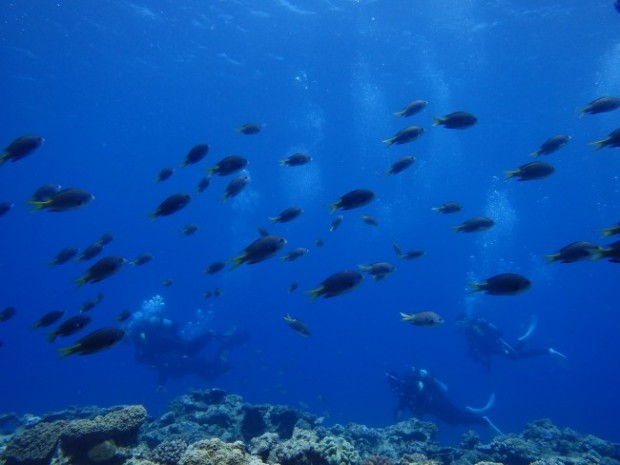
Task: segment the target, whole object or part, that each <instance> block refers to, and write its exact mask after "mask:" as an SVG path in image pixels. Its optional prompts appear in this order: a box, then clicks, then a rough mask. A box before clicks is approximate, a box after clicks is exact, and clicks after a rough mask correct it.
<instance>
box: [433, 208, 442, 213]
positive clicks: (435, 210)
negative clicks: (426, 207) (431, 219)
mask: <svg viewBox="0 0 620 465" xmlns="http://www.w3.org/2000/svg"><path fill="white" fill-rule="evenodd" d="M431 210H433V211H434V212H438V213H439V212H441V207H431Z"/></svg>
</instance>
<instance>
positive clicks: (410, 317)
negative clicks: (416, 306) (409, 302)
mask: <svg viewBox="0 0 620 465" xmlns="http://www.w3.org/2000/svg"><path fill="white" fill-rule="evenodd" d="M400 317H401V320H400V321H407V322H409V321H413V320H414V316H413V315H410V314H408V313H403V312H400Z"/></svg>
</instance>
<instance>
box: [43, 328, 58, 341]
mask: <svg viewBox="0 0 620 465" xmlns="http://www.w3.org/2000/svg"><path fill="white" fill-rule="evenodd" d="M46 337H47V342H48V343H52V342H54V341H55V340H56V338H57V337H58V334H57V333H56V331H52V332H51V333H47V335H46Z"/></svg>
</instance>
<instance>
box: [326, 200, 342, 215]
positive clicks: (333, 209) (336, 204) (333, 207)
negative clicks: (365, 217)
mask: <svg viewBox="0 0 620 465" xmlns="http://www.w3.org/2000/svg"><path fill="white" fill-rule="evenodd" d="M325 206H326V207H329V208H331V211H330V212H329V214H330V215H331V214H332V213H336V211H337V210H338V207H339V206H340V201H336V202H332V203H326V204H325Z"/></svg>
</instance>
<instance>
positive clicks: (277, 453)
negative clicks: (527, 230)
mask: <svg viewBox="0 0 620 465" xmlns="http://www.w3.org/2000/svg"><path fill="white" fill-rule="evenodd" d="M2 418H6V421H5V422H4V423H3V424H2V425H0V426H2V429H0V464H1V465H46V464H52V465H65V464H67V465H68V464H71V465H208V464H217V465H276V464H277V465H470V464H477V465H592V464H598V465H620V446H619V445H618V444H613V443H610V442H607V441H604V440H602V439H599V438H597V437H594V436H591V435H581V434H579V433H577V432H575V431H573V430H571V429H569V428H563V429H560V428H558V427H557V426H555V425H553V423H551V421H550V420H546V419H545V420H537V421H534V422H532V423H530V424H529V425H528V426H527V427H526V429H525V430H524V431H523V432H522V433H521V434H506V435H499V436H495V437H494V438H493V439H492V440H491V441H490V442H489V443H486V444H485V443H482V442H481V441H480V438H479V437H478V435H477V434H476V433H475V432H472V431H469V432H467V433H465V434H463V436H462V440H461V444H460V445H459V447H442V446H440V445H439V444H437V442H436V436H437V433H438V431H439V430H438V428H437V426H436V425H435V424H433V423H430V422H425V421H420V420H417V419H414V418H412V419H410V420H407V421H402V422H399V423H397V424H394V425H391V426H388V427H386V428H369V427H367V426H364V425H359V424H352V423H351V424H348V425H344V426H342V425H335V426H332V427H325V426H323V424H322V419H321V418H318V417H316V416H314V415H312V414H310V413H307V412H303V411H301V410H298V409H295V408H291V407H286V406H281V405H269V404H265V405H252V404H248V403H245V402H244V401H243V399H242V398H241V397H239V396H237V395H234V394H229V393H226V392H224V391H222V390H219V389H208V390H197V391H192V392H190V393H188V394H186V395H183V396H181V397H179V398H177V399H175V400H173V401H172V402H171V403H170V408H169V410H168V411H167V412H166V413H164V414H163V415H162V416H161V417H160V418H158V419H149V418H148V416H147V412H146V410H145V409H144V407H142V406H140V405H132V406H121V407H115V408H112V409H99V408H96V407H87V408H83V409H82V408H77V407H73V408H71V409H69V410H66V411H61V412H54V413H51V414H47V415H43V416H41V417H33V416H31V415H29V416H24V417H22V418H19V417H17V416H16V415H12V414H8V415H5V416H3V417H0V422H1V420H2Z"/></svg>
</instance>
